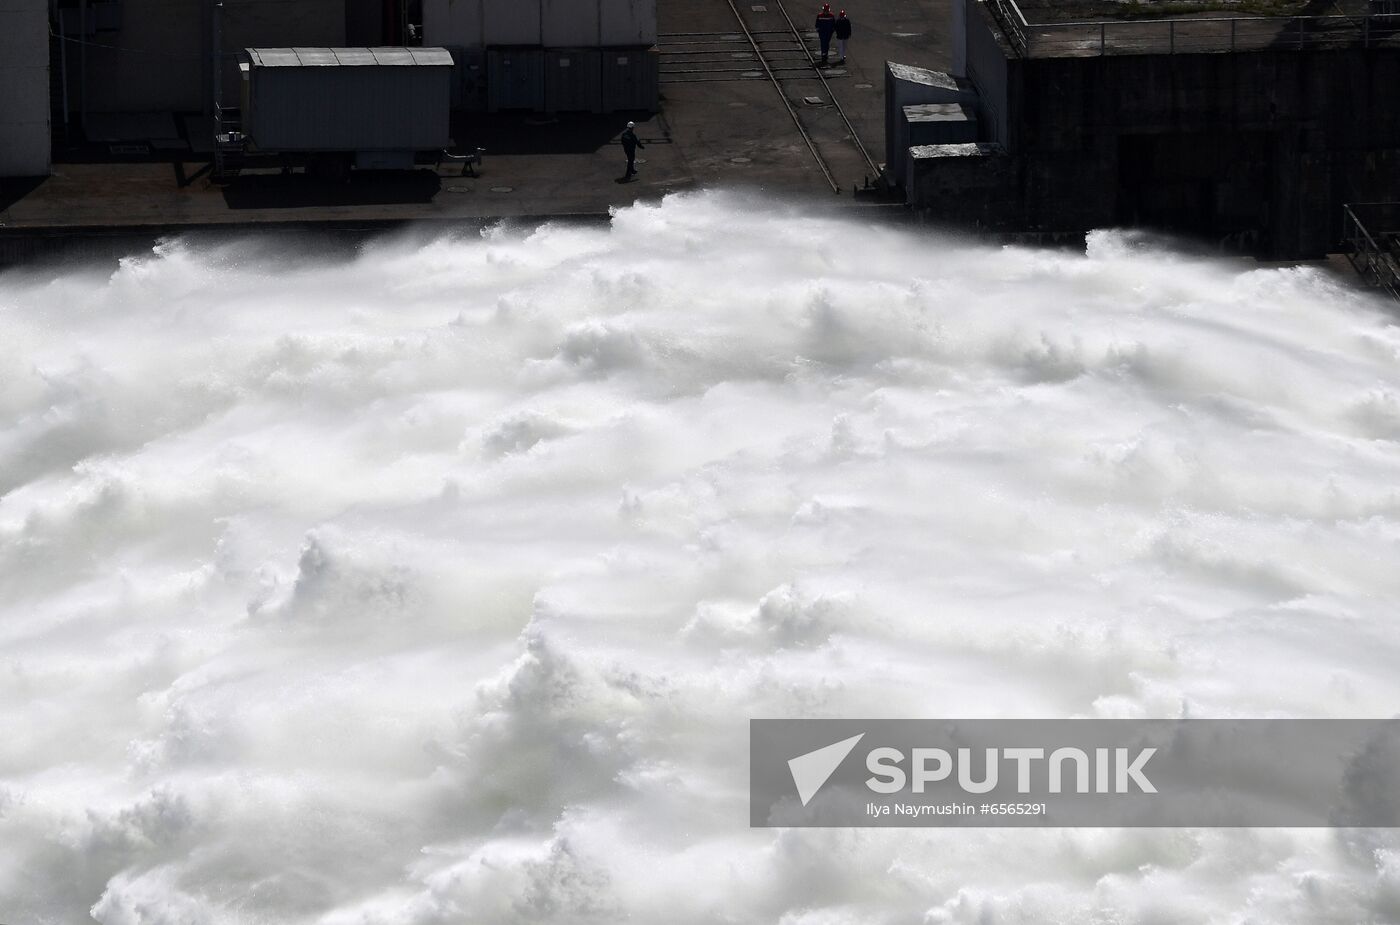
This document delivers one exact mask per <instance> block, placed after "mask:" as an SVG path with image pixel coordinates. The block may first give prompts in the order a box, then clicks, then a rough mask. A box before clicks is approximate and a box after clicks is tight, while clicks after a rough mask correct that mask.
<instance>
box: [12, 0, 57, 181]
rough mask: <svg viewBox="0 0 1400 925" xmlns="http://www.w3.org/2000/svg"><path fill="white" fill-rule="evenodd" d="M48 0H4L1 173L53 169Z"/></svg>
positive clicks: (33, 174)
mask: <svg viewBox="0 0 1400 925" xmlns="http://www.w3.org/2000/svg"><path fill="white" fill-rule="evenodd" d="M49 148H50V145H49V8H48V0H0V177H37V176H44V175H47V174H48V172H49Z"/></svg>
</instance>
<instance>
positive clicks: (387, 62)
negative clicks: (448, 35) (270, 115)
mask: <svg viewBox="0 0 1400 925" xmlns="http://www.w3.org/2000/svg"><path fill="white" fill-rule="evenodd" d="M244 50H245V51H246V52H247V53H248V59H249V60H250V61H252V63H253V66H254V67H362V66H375V65H378V66H380V67H451V66H452V55H451V53H450V52H448V50H447V49H446V48H247V49H244Z"/></svg>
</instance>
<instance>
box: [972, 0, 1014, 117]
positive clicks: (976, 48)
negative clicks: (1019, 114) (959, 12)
mask: <svg viewBox="0 0 1400 925" xmlns="http://www.w3.org/2000/svg"><path fill="white" fill-rule="evenodd" d="M963 25H964V27H965V32H964V40H963V41H964V50H963V54H964V56H965V62H966V66H967V79H968V80H970V81H971V82H972V85H973V86H974V87H976V88H977V96H978V102H977V120H978V122H980V123H981V124H982V126H983V132H984V137H985V139H986V140H987V141H993V142H996V143H997V144H1001V145H1007V144H1009V143H1010V134H1011V128H1010V113H1009V111H1008V105H1009V103H1008V99H1007V94H1008V90H1009V83H1008V81H1009V80H1010V73H1009V61H1008V58H1009V56H1010V55H1011V49H1010V46H1008V45H1006V44H1005V42H1004V41H1003V40H1001V37H1000V33H999V32H996V31H995V27H994V26H992V25H991V13H990V12H988V11H987V6H986V4H985V3H983V2H982V0H966V3H965V4H964V18H963Z"/></svg>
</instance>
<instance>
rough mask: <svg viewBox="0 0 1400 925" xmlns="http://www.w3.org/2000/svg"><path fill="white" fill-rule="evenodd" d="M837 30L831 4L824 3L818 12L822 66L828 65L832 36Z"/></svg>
mask: <svg viewBox="0 0 1400 925" xmlns="http://www.w3.org/2000/svg"><path fill="white" fill-rule="evenodd" d="M835 32H836V16H835V15H834V14H833V13H832V12H831V4H830V3H823V4H822V11H821V12H820V13H818V14H817V38H818V39H819V40H821V43H822V67H826V58H827V55H828V54H829V53H830V52H831V36H832V35H833V34H835Z"/></svg>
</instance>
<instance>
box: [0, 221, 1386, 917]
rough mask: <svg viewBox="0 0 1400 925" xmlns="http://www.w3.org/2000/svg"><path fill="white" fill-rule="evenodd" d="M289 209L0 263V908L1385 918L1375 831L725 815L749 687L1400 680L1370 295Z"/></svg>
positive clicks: (1382, 860)
mask: <svg viewBox="0 0 1400 925" xmlns="http://www.w3.org/2000/svg"><path fill="white" fill-rule="evenodd" d="M278 240H279V241H280V240H281V239H278ZM280 246H282V245H281V244H279V243H277V242H276V241H274V242H273V243H272V244H268V243H266V242H263V243H261V244H248V243H247V242H245V243H244V244H242V245H238V246H234V245H227V246H222V247H204V248H193V247H185V246H182V245H180V244H178V243H176V244H170V245H165V246H162V247H161V248H159V249H158V250H157V252H156V253H155V254H153V255H149V256H146V257H143V258H139V259H131V260H127V261H125V262H123V264H122V266H121V267H120V269H118V270H117V271H116V272H113V273H110V274H109V273H106V272H105V271H104V272H101V273H99V272H96V271H87V272H80V271H70V272H65V273H63V274H61V275H58V276H56V277H47V276H41V275H39V274H38V273H37V272H29V273H25V274H20V273H11V274H9V275H8V276H5V277H3V278H0V428H3V429H0V846H2V847H0V921H5V922H8V923H11V925H20V923H71V922H76V921H82V920H85V919H86V917H87V916H88V915H89V914H90V915H91V916H92V917H94V918H96V919H97V920H98V921H100V922H103V923H106V925H135V923H142V925H175V923H182V925H184V923H254V922H267V923H304V922H321V923H337V925H339V923H416V925H427V923H459V922H473V923H493V922H594V921H597V922H608V923H611V922H617V921H620V920H623V919H628V920H631V921H634V922H646V923H651V922H657V923H660V922H666V923H682V925H685V923H696V925H699V923H713V922H733V923H760V922H765V923H766V922H782V923H784V925H799V923H801V925H837V923H857V922H859V923H876V925H879V923H896V922H898V923H905V922H927V923H969V925H970V923H1021V922H1025V923H1030V922H1064V923H1087V922H1094V923H1118V922H1124V923H1127V922H1140V923H1154V925H1158V923H1178V922H1179V923H1201V922H1218V923H1226V922H1229V923H1236V922H1239V923H1243V922H1252V923H1268V922H1329V923H1330V922H1335V923H1357V922H1395V921H1400V838H1397V837H1395V836H1393V835H1389V834H1385V833H1380V832H1363V831H1352V832H1329V831H1323V830H1306V831H1295V830H1233V831H1232V830H1214V831H1197V830H1061V829H1044V830H1009V829H1003V830H998V829H980V830H966V829H962V830H948V831H939V830H934V829H929V830H902V831H894V830H793V831H781V830H750V829H749V828H748V818H747V812H748V807H747V735H748V723H747V720H748V719H749V718H750V717H755V716H933V717H937V716H1055V717H1061V716H1114V717H1121V716H1161V717H1174V716H1180V715H1185V714H1190V715H1194V716H1250V715H1279V716H1386V715H1391V714H1393V713H1395V712H1396V711H1397V708H1400V672H1397V671H1396V666H1397V665H1400V633H1397V614H1396V611H1395V605H1396V602H1397V600H1400V568H1397V566H1396V563H1397V561H1400V364H1398V363H1397V361H1400V329H1397V328H1396V327H1395V326H1394V324H1393V323H1392V321H1391V319H1390V318H1389V317H1387V316H1386V315H1385V314H1383V312H1382V306H1381V304H1380V303H1379V302H1374V301H1371V300H1370V299H1369V297H1366V296H1363V295H1359V294H1356V293H1353V292H1350V291H1348V290H1347V289H1346V288H1345V287H1344V286H1343V285H1341V284H1339V283H1337V282H1335V281H1333V280H1332V279H1330V278H1329V277H1328V276H1327V275H1326V274H1325V273H1323V272H1321V271H1315V270H1310V269H1286V270H1278V269H1249V268H1246V267H1243V266H1242V265H1239V264H1221V263H1213V262H1209V261H1205V260H1202V259H1197V258H1190V257H1185V256H1180V255H1175V256H1174V255H1172V254H1170V253H1165V252H1163V251H1162V250H1161V249H1154V248H1148V247H1143V246H1139V244H1138V243H1135V240H1134V239H1133V238H1132V237H1130V236H1127V235H1123V234H1117V233H1098V234H1095V235H1094V236H1092V238H1091V241H1090V246H1089V248H1088V254H1087V255H1073V254H1067V253H1051V252H1036V251H1029V250H1015V249H995V248H990V247H985V246H975V245H971V244H967V243H960V242H957V241H952V240H947V239H940V238H935V237H928V236H917V235H913V234H909V233H907V232H904V231H899V230H896V229H893V228H888V227H878V226H870V225H866V224H862V223H861V222H859V221H853V220H852V219H851V218H849V217H836V216H821V215H810V214H809V215H803V214H801V213H799V212H796V211H793V210H791V209H789V208H787V207H783V206H779V205H775V204H765V203H756V202H754V201H752V200H746V199H741V198H739V197H737V196H734V195H726V194H718V193H709V194H701V195H690V196H684V197H673V198H670V199H667V200H666V201H665V202H664V203H663V204H661V205H658V206H637V207H634V208H630V209H627V210H625V211H622V212H620V213H619V214H618V215H617V216H616V218H615V219H614V221H613V223H612V226H611V228H603V227H597V228H578V227H572V228H565V227H550V226H546V227H544V228H541V229H539V230H535V231H533V232H528V233H527V232H521V233H510V232H504V231H497V232H493V233H489V234H486V235H484V236H481V237H480V238H477V237H475V236H473V237H472V238H471V239H457V240H438V241H435V242H432V243H428V244H422V243H421V242H420V243H415V244H409V243H407V242H399V243H397V244H383V245H379V246H376V247H373V248H371V249H369V250H367V251H366V252H365V253H363V254H362V255H360V256H359V257H358V258H356V259H353V260H346V259H326V260H323V261H322V260H317V259H314V258H307V257H305V256H302V257H296V258H295V259H294V258H293V257H289V256H287V255H279V254H277V253H276V252H275V249H276V248H277V247H280Z"/></svg>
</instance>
